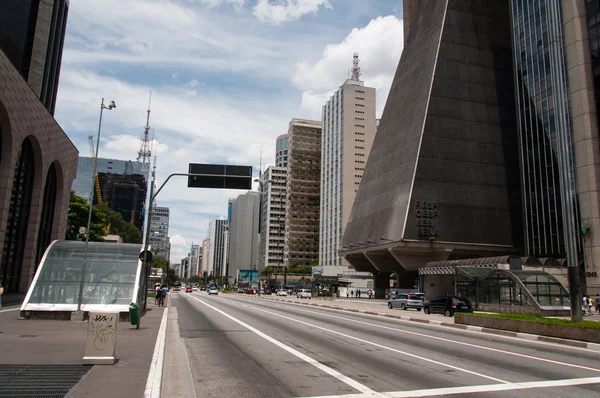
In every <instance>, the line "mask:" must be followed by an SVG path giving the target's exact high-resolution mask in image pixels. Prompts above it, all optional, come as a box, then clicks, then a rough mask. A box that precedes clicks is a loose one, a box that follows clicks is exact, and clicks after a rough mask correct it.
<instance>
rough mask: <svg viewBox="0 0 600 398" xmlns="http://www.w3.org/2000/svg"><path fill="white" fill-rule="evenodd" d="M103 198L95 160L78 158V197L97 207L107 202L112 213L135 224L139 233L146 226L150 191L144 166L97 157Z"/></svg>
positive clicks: (74, 184)
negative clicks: (89, 199) (94, 166)
mask: <svg viewBox="0 0 600 398" xmlns="http://www.w3.org/2000/svg"><path fill="white" fill-rule="evenodd" d="M96 167H97V171H98V181H99V186H100V197H98V191H97V190H96V189H95V188H93V187H94V181H95V180H94V171H93V170H94V168H93V159H92V158H89V157H83V156H81V157H79V160H78V166H77V178H76V179H75V181H73V190H74V191H75V193H76V194H78V195H79V196H82V197H84V198H86V199H87V198H89V196H90V194H93V195H94V196H93V202H94V204H96V203H99V202H102V203H106V204H107V205H108V207H109V208H110V209H111V210H114V211H117V212H119V213H121V215H122V216H123V219H124V220H125V221H127V222H132V223H133V225H135V226H136V227H137V228H138V229H139V230H140V231H141V230H142V228H143V225H144V211H145V203H146V195H147V191H148V185H147V181H148V172H147V171H145V170H144V164H143V163H141V162H134V161H130V160H118V159H105V158H98V163H97V166H96Z"/></svg>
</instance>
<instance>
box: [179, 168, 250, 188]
mask: <svg viewBox="0 0 600 398" xmlns="http://www.w3.org/2000/svg"><path fill="white" fill-rule="evenodd" d="M189 174H191V175H190V176H188V188H220V189H247V190H250V189H252V166H230V165H224V164H202V163H190V165H189Z"/></svg>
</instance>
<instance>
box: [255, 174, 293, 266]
mask: <svg viewBox="0 0 600 398" xmlns="http://www.w3.org/2000/svg"><path fill="white" fill-rule="evenodd" d="M286 181H287V168H286V167H275V166H271V167H269V168H268V169H267V170H265V172H264V174H263V187H264V194H263V195H264V196H263V202H262V221H261V225H262V227H261V235H260V242H261V245H260V263H261V265H263V266H270V267H282V266H283V249H284V243H285V196H286Z"/></svg>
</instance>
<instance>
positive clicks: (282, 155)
mask: <svg viewBox="0 0 600 398" xmlns="http://www.w3.org/2000/svg"><path fill="white" fill-rule="evenodd" d="M288 151H289V137H288V135H287V134H281V135H280V136H279V137H277V140H276V142H275V166H276V167H287V165H288Z"/></svg>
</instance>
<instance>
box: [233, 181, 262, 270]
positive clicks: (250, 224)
mask: <svg viewBox="0 0 600 398" xmlns="http://www.w3.org/2000/svg"><path fill="white" fill-rule="evenodd" d="M259 205H260V194H259V193H258V192H248V193H246V194H243V195H239V196H238V197H237V198H235V200H234V202H233V208H232V214H231V224H230V225H229V236H230V240H231V241H230V244H229V271H228V275H227V276H229V277H232V278H235V277H236V275H237V274H238V271H239V270H240V269H255V268H256V266H257V263H258V237H259V235H258V220H259Z"/></svg>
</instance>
